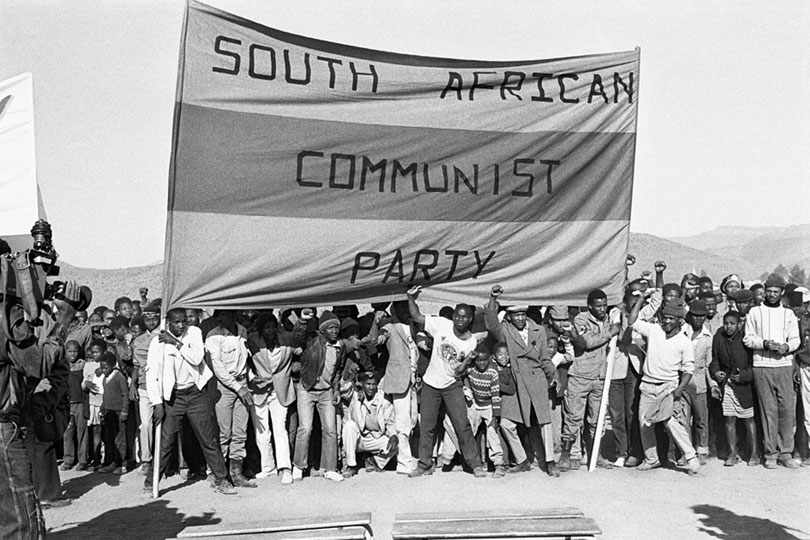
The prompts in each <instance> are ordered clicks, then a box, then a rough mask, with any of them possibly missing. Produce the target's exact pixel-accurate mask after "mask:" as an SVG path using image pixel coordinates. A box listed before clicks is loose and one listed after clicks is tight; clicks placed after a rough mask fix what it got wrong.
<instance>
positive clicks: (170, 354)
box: [146, 326, 211, 403]
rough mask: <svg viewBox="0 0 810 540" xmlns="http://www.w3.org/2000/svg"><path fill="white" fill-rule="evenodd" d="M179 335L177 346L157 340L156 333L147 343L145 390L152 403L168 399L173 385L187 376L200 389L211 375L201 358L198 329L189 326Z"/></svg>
mask: <svg viewBox="0 0 810 540" xmlns="http://www.w3.org/2000/svg"><path fill="white" fill-rule="evenodd" d="M179 339H180V341H181V342H182V345H181V346H180V348H179V349H178V348H177V347H175V346H174V345H169V344H166V343H161V342H160V340H159V339H158V336H157V334H155V335H154V336H153V338H152V341H151V343H150V344H149V353H148V356H147V364H146V391H147V392H148V394H149V401H151V402H152V403H162V402H163V400H169V399H171V397H172V392H173V391H174V389H175V388H182V387H180V385H181V384H188V382H189V379H192V384H194V385H195V386H196V387H197V388H198V389H200V390H202V389H203V388H204V387H205V384H206V383H207V382H208V380H209V379H210V378H211V370H210V369H208V366H207V365H206V364H205V362H203V356H204V355H205V350H204V348H203V342H202V334H201V333H200V329H199V328H197V327H195V326H190V327H189V328H187V329H186V332H185V334H183V335H182V336H181V337H180V338H179ZM178 377H180V378H179V379H178Z"/></svg>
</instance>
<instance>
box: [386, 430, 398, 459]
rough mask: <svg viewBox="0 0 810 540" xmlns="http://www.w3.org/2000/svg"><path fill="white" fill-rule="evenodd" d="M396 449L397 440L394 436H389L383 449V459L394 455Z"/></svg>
mask: <svg viewBox="0 0 810 540" xmlns="http://www.w3.org/2000/svg"><path fill="white" fill-rule="evenodd" d="M398 447H399V439H397V436H396V435H391V437H390V438H389V439H388V446H386V447H385V457H388V456H393V455H394V454H396V452H397V448H398Z"/></svg>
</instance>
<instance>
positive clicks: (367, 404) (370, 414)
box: [360, 392, 382, 431]
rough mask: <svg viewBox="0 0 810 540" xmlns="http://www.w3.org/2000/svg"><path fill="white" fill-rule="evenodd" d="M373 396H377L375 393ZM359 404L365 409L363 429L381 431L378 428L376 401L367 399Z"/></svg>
mask: <svg viewBox="0 0 810 540" xmlns="http://www.w3.org/2000/svg"><path fill="white" fill-rule="evenodd" d="M378 394H379V392H378ZM374 397H377V396H376V395H375V396H374ZM360 406H361V407H363V408H365V409H366V425H365V429H364V431H382V430H381V429H380V423H379V422H378V421H377V408H378V403H377V401H376V400H373V399H372V400H368V399H367V400H365V401H363V403H362V405H360Z"/></svg>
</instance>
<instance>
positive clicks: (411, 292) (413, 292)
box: [406, 285, 422, 300]
mask: <svg viewBox="0 0 810 540" xmlns="http://www.w3.org/2000/svg"><path fill="white" fill-rule="evenodd" d="M420 292H422V286H421V285H416V286H414V287H411V288H410V289H408V292H407V293H406V294H407V295H408V296H409V297H410V298H413V299H414V300H416V299H417V298H418V297H419V293H420Z"/></svg>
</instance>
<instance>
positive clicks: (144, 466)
mask: <svg viewBox="0 0 810 540" xmlns="http://www.w3.org/2000/svg"><path fill="white" fill-rule="evenodd" d="M151 470H152V464H151V463H150V462H148V461H144V462H143V463H141V466H140V467H138V474H140V475H141V476H146V475H147V474H149V471H151Z"/></svg>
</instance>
